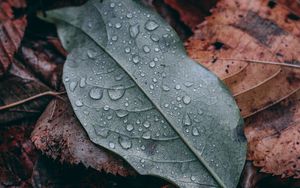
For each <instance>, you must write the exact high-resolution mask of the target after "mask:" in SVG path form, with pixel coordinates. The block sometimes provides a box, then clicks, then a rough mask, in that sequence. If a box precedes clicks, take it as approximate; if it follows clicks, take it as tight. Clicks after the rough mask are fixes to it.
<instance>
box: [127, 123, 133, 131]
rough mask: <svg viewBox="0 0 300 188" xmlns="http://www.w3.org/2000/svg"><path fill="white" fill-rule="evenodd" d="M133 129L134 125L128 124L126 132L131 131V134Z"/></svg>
mask: <svg viewBox="0 0 300 188" xmlns="http://www.w3.org/2000/svg"><path fill="white" fill-rule="evenodd" d="M133 129H134V127H133V125H131V124H128V125H127V126H126V130H127V131H129V132H131V131H132V130H133Z"/></svg>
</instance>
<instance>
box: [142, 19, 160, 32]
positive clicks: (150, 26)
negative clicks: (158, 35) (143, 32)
mask: <svg viewBox="0 0 300 188" xmlns="http://www.w3.org/2000/svg"><path fill="white" fill-rule="evenodd" d="M158 27H159V25H158V24H157V23H156V22H155V21H153V20H149V21H148V22H147V23H146V25H145V28H146V29H147V30H148V31H154V30H155V29H157V28H158Z"/></svg>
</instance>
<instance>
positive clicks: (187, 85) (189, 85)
mask: <svg viewBox="0 0 300 188" xmlns="http://www.w3.org/2000/svg"><path fill="white" fill-rule="evenodd" d="M184 85H185V86H186V87H191V86H192V85H194V83H193V82H185V83H184Z"/></svg>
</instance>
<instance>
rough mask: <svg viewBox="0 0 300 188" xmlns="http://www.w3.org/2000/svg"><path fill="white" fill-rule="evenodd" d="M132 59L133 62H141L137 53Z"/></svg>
mask: <svg viewBox="0 0 300 188" xmlns="http://www.w3.org/2000/svg"><path fill="white" fill-rule="evenodd" d="M132 61H133V63H135V64H137V63H138V62H140V57H139V56H137V55H136V56H134V57H133V58H132Z"/></svg>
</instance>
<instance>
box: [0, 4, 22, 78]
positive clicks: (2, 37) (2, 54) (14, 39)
mask: <svg viewBox="0 0 300 188" xmlns="http://www.w3.org/2000/svg"><path fill="white" fill-rule="evenodd" d="M25 6H26V3H25V1H23V0H9V1H1V2H0V77H2V76H3V75H4V73H5V72H6V71H7V70H8V68H9V66H10V64H11V63H12V61H13V56H14V54H15V52H16V51H17V50H18V48H19V45H20V43H21V40H22V38H23V35H24V32H25V28H26V26H27V20H26V17H22V18H20V19H17V20H13V18H14V15H13V11H12V7H16V8H24V7H25Z"/></svg>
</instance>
